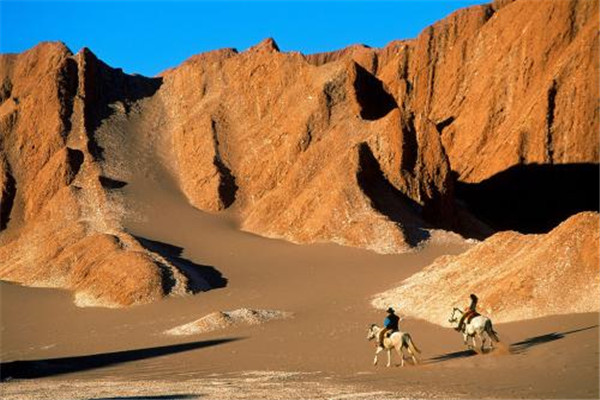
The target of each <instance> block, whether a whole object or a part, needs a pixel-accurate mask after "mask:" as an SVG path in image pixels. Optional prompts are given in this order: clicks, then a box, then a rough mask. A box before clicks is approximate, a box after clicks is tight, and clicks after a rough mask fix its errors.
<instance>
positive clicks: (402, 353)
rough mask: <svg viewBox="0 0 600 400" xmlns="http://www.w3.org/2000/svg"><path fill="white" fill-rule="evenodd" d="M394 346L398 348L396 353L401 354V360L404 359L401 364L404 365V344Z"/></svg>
mask: <svg viewBox="0 0 600 400" xmlns="http://www.w3.org/2000/svg"><path fill="white" fill-rule="evenodd" d="M394 348H395V349H396V353H398V355H399V356H400V360H402V361H401V362H400V366H401V367H404V351H402V345H400V346H398V345H396V346H394Z"/></svg>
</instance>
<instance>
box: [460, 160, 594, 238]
mask: <svg viewBox="0 0 600 400" xmlns="http://www.w3.org/2000/svg"><path fill="white" fill-rule="evenodd" d="M599 193H600V169H599V165H598V164H561V165H539V164H529V165H518V166H514V167H511V168H509V169H507V170H505V171H502V172H500V173H498V174H496V175H494V176H492V177H491V178H488V179H486V180H484V181H482V182H480V183H464V182H457V183H456V197H457V198H459V199H460V200H462V201H464V203H466V205H467V208H468V209H469V211H471V212H472V213H473V214H474V215H475V216H476V217H477V218H479V219H480V220H482V221H484V222H485V223H486V224H488V225H489V226H490V227H492V228H493V229H495V230H515V231H518V232H521V233H546V232H549V231H550V230H552V229H553V228H554V227H556V226H557V225H558V224H560V223H561V222H563V221H564V220H566V219H567V218H569V217H570V216H572V215H574V214H577V213H578V212H581V211H598V210H599V206H598V204H599V203H600V195H599Z"/></svg>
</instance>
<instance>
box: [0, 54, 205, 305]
mask: <svg viewBox="0 0 600 400" xmlns="http://www.w3.org/2000/svg"><path fill="white" fill-rule="evenodd" d="M0 79H1V81H2V82H3V83H2V104H1V105H0V126H1V129H2V132H1V133H2V135H1V136H0V161H1V163H0V166H1V168H0V176H2V180H0V183H2V198H1V200H2V206H1V207H0V208H1V214H0V215H1V217H2V219H1V222H2V228H6V229H5V231H4V232H2V236H1V237H0V244H1V246H0V277H2V279H5V280H9V281H15V282H20V283H24V284H27V285H34V286H50V287H64V288H69V289H73V290H75V291H76V303H77V304H79V305H102V306H111V307H112V306H122V305H131V304H140V303H146V302H149V301H154V300H157V299H159V298H162V297H163V296H166V295H174V294H185V293H188V292H191V291H192V290H191V287H196V286H198V287H203V288H208V286H209V285H208V284H207V283H206V282H193V283H192V282H190V280H189V279H188V277H187V276H186V275H184V274H183V273H182V272H181V271H179V270H178V269H177V268H176V267H175V266H173V265H172V264H171V263H170V262H169V260H167V259H165V258H164V257H162V256H161V255H160V254H157V253H154V252H152V251H149V250H147V249H146V248H144V247H143V246H142V245H141V244H140V243H139V242H138V240H136V239H135V238H134V237H132V236H131V235H129V234H127V233H126V232H124V231H123V230H122V228H121V226H120V224H119V219H120V210H119V208H118V207H117V205H118V204H117V203H116V202H115V201H114V199H113V195H112V194H111V191H110V190H107V189H106V188H105V187H104V185H105V184H106V182H107V178H106V177H104V176H103V171H102V167H101V162H100V161H101V160H102V153H101V149H100V148H99V147H98V145H97V143H96V141H95V137H94V131H95V128H96V127H97V125H98V124H99V121H100V120H101V119H102V118H104V117H105V115H106V112H107V111H106V107H107V105H108V104H109V103H111V102H113V101H115V100H116V99H119V100H121V101H125V102H127V101H132V100H133V98H134V97H135V96H144V95H145V94H147V92H146V91H151V90H153V88H152V83H151V82H150V83H148V82H147V81H148V80H147V79H146V78H136V77H128V76H126V75H124V74H122V73H121V72H120V71H118V70H113V69H111V68H109V67H108V66H106V65H105V64H103V63H102V62H101V61H99V60H97V59H96V58H95V56H94V55H93V54H91V53H90V52H89V51H88V50H87V49H84V50H82V51H81V52H80V53H78V54H76V55H73V54H71V52H70V51H69V50H68V49H67V48H66V47H65V46H64V45H62V44H58V43H44V44H41V45H39V46H36V47H35V48H33V49H32V50H30V51H27V52H25V53H23V54H19V55H4V56H2V57H1V58H0Z"/></svg>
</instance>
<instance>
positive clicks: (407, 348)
mask: <svg viewBox="0 0 600 400" xmlns="http://www.w3.org/2000/svg"><path fill="white" fill-rule="evenodd" d="M406 350H408V355H409V356H410V357H411V358H412V360H413V364H414V365H417V364H418V363H419V362H418V361H417V358H416V357H415V353H414V352H413V351H412V350H411V349H410V346H407V347H406Z"/></svg>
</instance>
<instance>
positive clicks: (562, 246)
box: [373, 212, 600, 326]
mask: <svg viewBox="0 0 600 400" xmlns="http://www.w3.org/2000/svg"><path fill="white" fill-rule="evenodd" d="M599 225H600V218H599V214H598V213H594V212H584V213H580V214H577V215H575V216H573V217H571V218H569V219H568V220H567V221H565V222H563V223H562V224H560V225H559V226H558V227H557V228H555V229H554V230H552V231H551V232H549V233H547V234H542V235H522V234H519V233H517V232H511V231H506V232H501V233H497V234H496V235H494V236H492V237H490V238H489V239H487V240H485V241H484V242H481V243H479V244H478V245H476V246H474V247H473V248H471V249H470V250H468V251H467V252H465V253H463V254H461V255H458V256H442V257H440V258H438V259H437V260H436V261H435V262H434V263H433V264H431V265H430V266H428V267H426V268H425V269H424V270H423V271H421V272H419V273H417V274H415V275H413V276H411V277H409V278H408V279H406V280H405V281H404V282H402V283H400V284H399V286H398V287H397V288H394V289H391V290H389V291H387V292H384V293H381V294H379V295H377V296H375V298H374V300H373V305H374V306H375V307H377V308H380V309H385V308H387V307H389V306H394V308H398V309H399V310H401V311H400V312H401V313H403V314H405V315H410V316H412V317H415V318H420V319H425V320H427V321H429V322H432V323H434V324H438V325H444V326H447V325H448V322H447V321H448V318H449V316H450V313H451V311H452V307H459V308H462V309H464V308H465V307H467V306H468V303H469V294H471V293H475V294H477V296H478V297H479V299H480V300H479V305H478V310H479V312H481V313H482V314H485V315H487V316H489V317H490V318H491V319H492V320H493V321H494V322H509V321H518V320H523V319H530V318H540V317H544V316H548V315H553V314H569V313H582V312H598V311H600V298H599V297H598V292H599V290H600V259H599V247H598V243H599V241H600V226H599Z"/></svg>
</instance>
